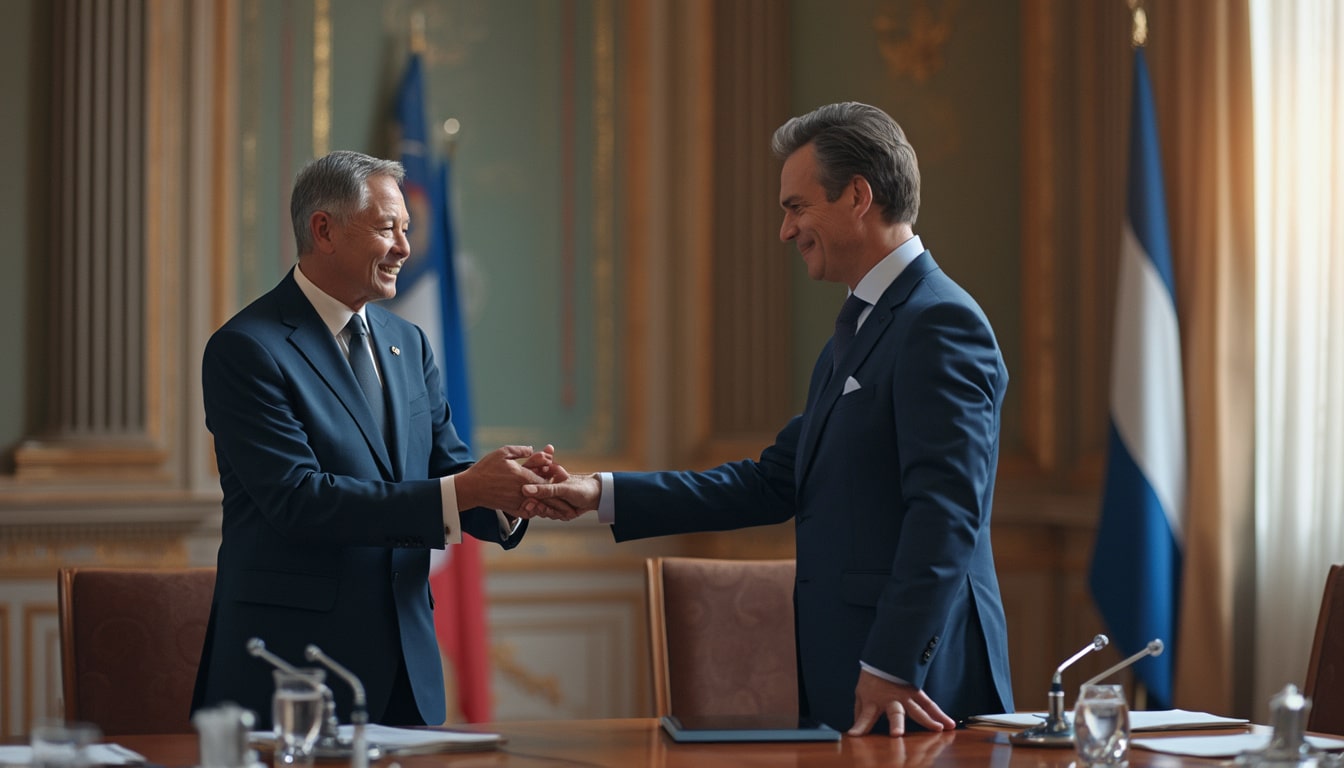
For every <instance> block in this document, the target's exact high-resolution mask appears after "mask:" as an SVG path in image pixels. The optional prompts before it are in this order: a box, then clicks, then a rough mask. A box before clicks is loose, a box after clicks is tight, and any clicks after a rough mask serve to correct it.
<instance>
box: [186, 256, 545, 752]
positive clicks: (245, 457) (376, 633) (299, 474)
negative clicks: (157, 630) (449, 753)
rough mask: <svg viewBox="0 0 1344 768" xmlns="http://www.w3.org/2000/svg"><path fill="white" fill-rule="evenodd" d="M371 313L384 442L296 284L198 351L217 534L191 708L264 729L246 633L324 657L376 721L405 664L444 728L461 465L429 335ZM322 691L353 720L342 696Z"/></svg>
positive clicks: (483, 526) (262, 667)
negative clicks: (242, 715)
mask: <svg viewBox="0 0 1344 768" xmlns="http://www.w3.org/2000/svg"><path fill="white" fill-rule="evenodd" d="M365 314H366V316H367V319H368V322H369V327H370V331H371V334H372V343H373V345H374V352H375V354H376V355H377V358H378V365H379V369H380V371H381V372H382V377H383V389H384V393H385V394H386V396H387V404H388V425H389V431H390V433H391V434H390V435H389V436H388V439H387V440H386V441H384V438H383V436H382V435H380V434H379V432H378V429H377V427H376V426H375V424H374V421H373V413H372V412H371V410H370V409H369V406H368V403H367V401H366V400H365V398H364V395H363V393H362V391H361V390H360V388H359V385H358V383H356V381H355V376H354V373H353V372H352V371H351V369H350V365H349V363H348V362H347V361H346V359H345V355H344V353H343V352H342V351H341V348H340V345H339V344H338V343H337V341H336V339H335V338H333V336H332V334H331V332H330V331H329V330H328V329H327V327H326V325H324V324H323V322H322V320H321V318H320V317H319V315H318V313H317V311H316V310H315V309H314V308H313V306H312V304H311V303H310V302H309V301H308V299H307V297H305V296H304V295H303V293H302V291H300V289H299V286H298V284H297V283H296V282H295V281H294V275H293V274H292V273H291V274H290V275H288V276H286V277H285V279H284V280H282V281H281V282H280V284H279V285H278V286H277V287H276V288H274V289H273V290H271V291H270V292H269V293H267V294H266V295H264V296H262V297H261V298H259V299H257V300H256V301H255V302H253V303H252V304H251V305H249V306H248V307H247V308H245V309H243V310H242V311H241V312H239V313H238V314H237V315H236V316H235V317H234V318H233V319H231V320H229V322H228V323H226V324H225V325H224V326H223V327H222V328H220V329H219V330H218V331H216V332H215V334H214V335H213V336H212V337H211V339H210V341H209V343H208V344H207V345H206V349H205V355H204V362H203V365H202V388H203V391H204V398H205V415H206V424H207V426H208V427H209V428H210V431H211V432H212V433H213V434H214V438H215V456H216V461H217V463H218V466H219V479H220V485H221V487H222V488H223V491H224V502H223V524H222V527H223V531H222V540H221V544H220V548H219V561H218V567H219V570H218V575H217V577H216V582H215V594H214V601H213V604H212V606H211V611H210V624H209V627H208V629H207V632H206V639H205V648H204V650H203V652H202V654H201V665H200V669H199V672H198V674H197V679H196V691H195V696H194V697H193V700H192V709H193V710H195V709H197V708H199V707H202V706H209V705H214V704H217V703H219V702H222V701H233V702H236V703H238V704H241V705H242V706H244V707H247V708H249V709H252V710H253V711H255V712H256V713H257V715H258V718H259V721H260V723H259V726H260V727H266V724H267V723H269V721H270V713H271V708H270V699H271V693H272V691H273V690H274V685H273V681H272V677H271V668H270V666H269V665H268V664H266V663H265V662H264V661H262V660H260V659H257V658H254V657H252V656H251V655H249V654H248V653H247V652H246V650H245V645H246V643H247V640H248V639H249V638H251V637H254V636H255V637H260V638H262V639H263V640H265V641H266V644H267V647H268V648H269V649H271V650H272V651H274V652H275V653H276V654H278V655H279V656H281V657H282V658H284V659H286V660H288V661H289V662H290V663H293V664H298V665H301V666H306V665H308V664H307V662H305V661H304V660H303V659H304V657H303V649H304V648H305V646H306V645H307V644H308V643H315V644H317V645H318V646H320V647H321V648H322V650H324V651H325V652H326V653H327V655H329V656H331V657H332V658H334V659H335V660H337V661H338V662H340V663H341V664H343V665H345V666H346V667H348V668H349V669H350V670H351V671H353V672H354V673H355V674H356V675H358V676H359V677H360V679H361V680H362V681H363V683H364V686H365V688H366V689H367V695H368V706H369V714H370V717H371V719H372V720H373V721H374V722H377V721H378V720H379V719H380V717H381V715H382V713H383V712H384V710H385V709H386V707H387V703H388V697H389V693H390V690H391V685H392V682H393V678H394V674H395V672H396V669H397V665H398V664H399V663H400V662H401V660H402V659H403V658H404V659H405V663H406V667H407V671H408V673H409V676H410V679H411V683H412V687H413V688H414V691H415V702H416V704H417V705H418V707H419V709H420V713H421V715H422V716H423V718H424V720H425V722H426V723H429V724H439V723H442V722H443V721H444V718H445V704H444V685H443V672H442V666H441V661H440V656H439V647H438V644H437V642H436V641H435V636H434V621H433V614H432V610H433V600H432V598H431V597H430V592H429V582H428V574H429V550H430V549H431V548H436V549H438V548H442V547H443V546H444V541H445V536H444V528H443V511H442V502H441V493H440V489H439V480H438V479H437V478H439V477H441V476H444V475H449V474H454V473H457V472H460V471H462V470H463V469H465V468H467V467H468V466H470V464H471V462H472V458H471V455H470V452H469V450H468V448H467V446H466V445H464V444H463V443H462V441H461V440H459V439H458V436H457V433H456V432H455V431H454V429H453V425H452V423H451V422H450V421H449V412H448V408H447V405H446V403H445V401H444V397H443V389H442V386H441V384H440V379H439V372H438V369H437V368H436V367H435V364H434V358H433V355H432V353H431V352H430V349H429V345H428V343H427V342H426V339H425V335H424V333H423V332H422V331H421V330H420V329H419V328H417V327H416V326H414V325H412V324H410V323H408V322H406V321H405V320H402V319H401V318H399V317H397V316H396V315H394V314H392V313H391V312H388V311H387V310H384V309H382V308H380V307H378V306H376V305H374V304H369V305H367V307H366V309H365ZM461 514H462V526H463V529H464V530H465V531H466V532H467V533H469V534H471V535H472V536H475V537H476V538H478V539H482V540H485V541H494V542H500V543H501V544H503V546H504V547H505V548H511V547H513V546H515V545H516V544H517V543H518V541H519V539H521V537H522V535H523V531H524V530H525V526H520V527H519V529H518V530H517V531H516V532H515V533H514V535H513V536H512V537H510V538H509V539H507V540H501V539H502V536H501V533H500V529H499V519H498V517H497V516H496V514H495V512H494V511H493V510H487V509H479V508H478V509H468V510H462V512H461ZM328 677H329V678H332V676H331V675H328ZM328 684H329V686H330V687H331V688H332V690H333V691H334V692H335V694H336V697H337V702H338V708H339V711H340V713H341V717H342V720H344V721H346V722H348V719H349V713H350V701H351V695H350V692H349V690H348V686H346V684H345V683H344V682H342V681H340V680H337V679H329V680H328Z"/></svg>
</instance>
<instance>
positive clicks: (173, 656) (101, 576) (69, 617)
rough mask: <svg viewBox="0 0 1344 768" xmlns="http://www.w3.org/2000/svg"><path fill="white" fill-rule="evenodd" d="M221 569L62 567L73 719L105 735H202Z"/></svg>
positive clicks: (64, 672) (65, 679)
mask: <svg viewBox="0 0 1344 768" xmlns="http://www.w3.org/2000/svg"><path fill="white" fill-rule="evenodd" d="M214 588H215V569H214V568H192V569H176V570H157V569H155V570H148V569H146V570H141V569H112V568H62V569H61V571H60V575H59V581H58V582H57V593H58V601H59V607H60V628H61V678H62V685H63V691H64V695H65V719H66V720H67V721H76V720H78V721H84V722H91V723H95V724H97V725H98V727H99V728H101V729H102V731H103V734H104V735H108V736H116V735H123V734H137V733H195V729H194V728H193V727H192V725H191V719H190V715H191V713H190V709H191V693H192V688H193V687H194V686H195V683H196V667H197V665H198V664H199V663H200V658H201V647H202V646H203V645H204V642H205V627H206V624H207V622H208V621H209V618H210V601H211V596H212V594H213V592H214Z"/></svg>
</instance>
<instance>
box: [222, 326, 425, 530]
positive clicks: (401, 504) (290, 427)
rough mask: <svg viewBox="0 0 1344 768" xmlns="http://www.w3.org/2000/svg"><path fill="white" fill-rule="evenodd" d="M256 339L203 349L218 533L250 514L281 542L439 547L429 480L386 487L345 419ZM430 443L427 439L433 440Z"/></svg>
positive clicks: (237, 336) (231, 339)
mask: <svg viewBox="0 0 1344 768" xmlns="http://www.w3.org/2000/svg"><path fill="white" fill-rule="evenodd" d="M322 386H324V385H323V383H322V382H321V381H320V380H317V379H315V378H313V379H309V380H303V381H298V380H295V378H294V377H292V376H291V375H289V374H288V372H287V371H286V370H284V368H283V367H282V366H281V365H280V364H279V363H278V362H277V360H276V358H275V356H274V355H273V354H272V353H271V351H270V350H269V349H267V347H266V346H265V344H263V343H262V342H261V341H260V340H258V339H257V338H256V337H254V336H252V335H250V334H247V333H243V332H239V331H231V330H228V329H224V330H221V331H219V332H217V333H216V334H215V335H214V336H213V337H211V339H210V341H209V343H208V344H207V345H206V349H205V355H204V359H203V363H202V389H203V394H204V400H205V413H206V425H207V426H208V427H209V429H210V431H211V432H212V433H213V434H214V437H215V453H216V457H217V460H218V462H219V470H220V484H221V486H222V487H223V489H224V513H225V522H224V525H225V526H226V527H228V526H229V525H230V519H231V518H233V519H245V517H246V516H247V515H249V514H253V513H259V514H260V515H262V516H263V517H264V518H265V519H266V521H267V522H268V523H269V524H270V526H271V527H272V528H274V529H275V530H276V531H278V532H279V533H281V534H282V535H284V536H285V537H287V538H290V539H293V540H300V541H309V542H313V543H321V544H328V545H330V544H335V545H341V546H383V547H386V546H393V547H396V546H400V547H407V546H410V547H442V546H443V542H444V534H443V516H442V504H441V494H440V491H439V482H438V480H437V479H423V480H411V481H405V482H399V483H394V482H387V481H384V480H373V479H368V478H377V477H379V471H378V468H377V466H376V464H375V463H374V461H373V458H372V455H371V454H370V452H369V451H368V448H367V446H366V445H365V444H364V442H363V441H362V439H361V440H354V439H351V438H350V434H349V429H348V428H347V427H344V426H343V425H344V423H345V421H344V420H345V419H347V418H348V416H347V415H346V414H344V413H334V412H333V411H334V409H333V408H331V407H330V405H329V402H328V401H326V400H322V399H318V398H315V397H313V396H310V394H308V393H306V390H307V389H308V388H314V387H322ZM436 438H437V436H436Z"/></svg>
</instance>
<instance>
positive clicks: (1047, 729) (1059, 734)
mask: <svg viewBox="0 0 1344 768" xmlns="http://www.w3.org/2000/svg"><path fill="white" fill-rule="evenodd" d="M1008 742H1009V743H1010V744H1013V745H1014V746H1018V747H1050V748H1053V749H1073V727H1072V726H1069V725H1067V724H1065V725H1064V727H1063V728H1059V727H1052V726H1051V724H1050V723H1042V724H1040V725H1038V726H1035V727H1034V728H1028V729H1027V730H1025V731H1022V732H1021V733H1014V734H1013V735H1012V736H1009V737H1008Z"/></svg>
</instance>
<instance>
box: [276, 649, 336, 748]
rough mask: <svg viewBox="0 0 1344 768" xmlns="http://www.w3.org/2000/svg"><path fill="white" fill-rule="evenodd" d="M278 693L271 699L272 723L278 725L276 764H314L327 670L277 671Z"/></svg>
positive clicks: (320, 729)
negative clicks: (314, 747)
mask: <svg viewBox="0 0 1344 768" xmlns="http://www.w3.org/2000/svg"><path fill="white" fill-rule="evenodd" d="M274 675H275V696H274V697H273V698H272V699H271V723H272V725H273V727H274V728H275V739H276V742H277V743H276V751H275V764H276V765H277V766H282V765H284V766H290V765H300V766H306V765H312V763H313V746H314V745H315V744H316V743H317V736H318V734H319V733H320V732H321V731H322V709H323V702H322V689H323V688H324V687H325V684H324V683H325V680H326V672H324V671H323V670H321V669H311V668H309V669H298V670H295V671H294V672H288V671H285V670H283V669H277V670H275V671H274Z"/></svg>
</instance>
